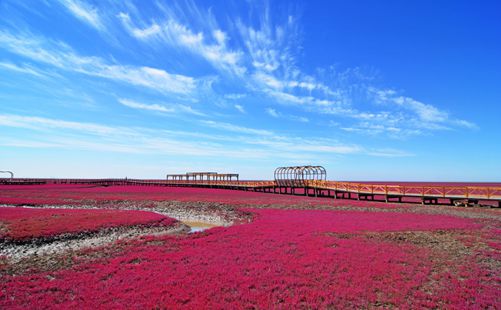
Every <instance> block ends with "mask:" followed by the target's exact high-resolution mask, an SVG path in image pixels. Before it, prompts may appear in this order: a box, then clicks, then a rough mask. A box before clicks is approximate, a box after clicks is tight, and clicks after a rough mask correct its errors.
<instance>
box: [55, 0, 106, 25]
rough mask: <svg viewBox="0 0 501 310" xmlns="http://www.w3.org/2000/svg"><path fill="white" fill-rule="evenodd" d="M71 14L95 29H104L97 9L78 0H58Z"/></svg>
mask: <svg viewBox="0 0 501 310" xmlns="http://www.w3.org/2000/svg"><path fill="white" fill-rule="evenodd" d="M58 1H59V3H60V4H61V5H63V6H64V7H65V8H66V9H67V10H68V11H69V12H70V13H71V14H72V15H73V16H75V17H76V18H78V19H79V20H81V21H83V22H85V23H87V24H88V25H90V26H92V27H94V28H96V29H97V30H100V31H102V30H104V25H103V22H102V20H101V17H100V15H99V12H98V9H97V8H96V7H94V6H91V5H90V4H88V3H86V2H83V1H80V0H58Z"/></svg>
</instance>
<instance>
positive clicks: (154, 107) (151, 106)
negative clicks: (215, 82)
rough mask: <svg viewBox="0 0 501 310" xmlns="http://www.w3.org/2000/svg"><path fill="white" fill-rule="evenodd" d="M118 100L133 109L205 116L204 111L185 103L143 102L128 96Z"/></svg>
mask: <svg viewBox="0 0 501 310" xmlns="http://www.w3.org/2000/svg"><path fill="white" fill-rule="evenodd" d="M118 102H119V103H120V104H122V105H123V106H126V107H129V108H132V109H137V110H145V111H153V112H161V113H167V114H169V115H172V114H177V113H185V114H193V115H198V116H205V113H202V112H200V111H198V110H196V109H193V108H192V107H190V106H188V105H183V104H169V105H165V104H158V103H143V102H138V101H136V100H131V99H126V98H119V99H118Z"/></svg>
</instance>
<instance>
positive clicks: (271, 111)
mask: <svg viewBox="0 0 501 310" xmlns="http://www.w3.org/2000/svg"><path fill="white" fill-rule="evenodd" d="M266 113H268V115H270V116H272V117H279V116H280V115H279V114H278V112H277V110H275V109H273V108H266Z"/></svg>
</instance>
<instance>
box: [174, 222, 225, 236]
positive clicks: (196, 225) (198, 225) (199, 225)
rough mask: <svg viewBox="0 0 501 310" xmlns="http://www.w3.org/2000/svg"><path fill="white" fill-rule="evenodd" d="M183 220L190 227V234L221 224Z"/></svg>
mask: <svg viewBox="0 0 501 310" xmlns="http://www.w3.org/2000/svg"><path fill="white" fill-rule="evenodd" d="M181 222H182V223H183V224H185V225H187V226H189V227H190V234H191V233H196V232H200V231H204V230H206V229H209V228H212V227H217V226H219V225H216V224H212V223H208V222H198V221H181Z"/></svg>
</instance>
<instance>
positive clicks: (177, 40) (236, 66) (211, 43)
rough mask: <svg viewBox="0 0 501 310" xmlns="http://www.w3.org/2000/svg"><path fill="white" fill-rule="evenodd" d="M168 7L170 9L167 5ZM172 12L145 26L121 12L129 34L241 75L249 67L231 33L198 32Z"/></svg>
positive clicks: (214, 30)
mask: <svg viewBox="0 0 501 310" xmlns="http://www.w3.org/2000/svg"><path fill="white" fill-rule="evenodd" d="M164 10H167V9H166V8H165V7H164ZM169 15H170V16H169V17H167V19H166V20H165V21H162V22H161V23H157V22H152V23H151V24H150V25H148V26H146V27H145V28H139V27H138V26H136V25H135V23H134V22H133V21H132V18H131V17H130V16H129V14H127V13H124V12H120V13H119V14H118V15H117V16H118V18H119V19H120V20H121V21H122V24H123V25H124V27H125V29H126V30H127V31H128V32H129V34H130V35H131V36H133V37H135V38H136V39H139V40H142V41H153V42H161V43H162V44H166V45H169V46H174V47H181V48H183V49H185V50H187V51H189V52H190V53H192V54H195V55H198V56H201V57H203V58H204V59H205V60H207V61H208V62H209V63H211V64H212V65H214V66H215V67H216V68H218V69H221V70H224V71H227V72H230V73H233V74H237V75H242V74H243V73H245V70H246V69H245V67H243V66H241V65H240V60H241V58H242V53H241V52H240V51H234V50H231V49H230V48H229V47H228V46H227V44H226V43H227V40H228V36H227V34H226V33H225V32H224V31H222V30H221V29H213V30H212V31H211V32H210V33H208V34H207V33H204V32H202V31H198V32H196V31H194V30H192V29H190V27H189V26H187V25H184V24H181V23H180V22H178V21H177V20H175V19H174V18H173V17H172V15H171V14H169Z"/></svg>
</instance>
